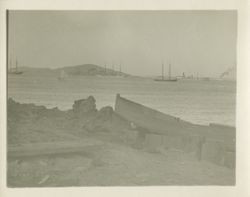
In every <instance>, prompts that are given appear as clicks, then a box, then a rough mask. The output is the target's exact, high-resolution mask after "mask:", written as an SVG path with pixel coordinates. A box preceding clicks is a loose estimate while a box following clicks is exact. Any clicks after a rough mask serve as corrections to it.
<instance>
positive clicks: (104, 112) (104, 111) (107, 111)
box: [97, 106, 113, 121]
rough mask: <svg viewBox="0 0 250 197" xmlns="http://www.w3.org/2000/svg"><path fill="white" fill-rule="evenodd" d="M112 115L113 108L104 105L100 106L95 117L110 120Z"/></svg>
mask: <svg viewBox="0 0 250 197" xmlns="http://www.w3.org/2000/svg"><path fill="white" fill-rule="evenodd" d="M112 115H113V108H112V107H110V106H106V107H103V108H101V110H100V111H99V112H98V114H97V119H98V120H103V121H107V120H111V119H112Z"/></svg>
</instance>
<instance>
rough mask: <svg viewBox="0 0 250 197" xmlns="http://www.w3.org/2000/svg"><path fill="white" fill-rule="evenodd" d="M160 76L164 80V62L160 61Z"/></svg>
mask: <svg viewBox="0 0 250 197" xmlns="http://www.w3.org/2000/svg"><path fill="white" fill-rule="evenodd" d="M161 78H162V80H164V62H163V61H162V63H161Z"/></svg>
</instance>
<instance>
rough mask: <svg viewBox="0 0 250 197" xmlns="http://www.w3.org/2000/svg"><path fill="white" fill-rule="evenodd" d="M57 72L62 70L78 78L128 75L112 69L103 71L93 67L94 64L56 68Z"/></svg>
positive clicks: (103, 69)
mask: <svg viewBox="0 0 250 197" xmlns="http://www.w3.org/2000/svg"><path fill="white" fill-rule="evenodd" d="M57 70H60V71H61V70H64V71H65V72H66V73H67V74H68V75H78V76H79V75H80V76H97V75H101V76H124V77H128V76H130V75H128V74H126V73H123V72H119V71H114V70H112V69H108V68H107V69H105V68H103V67H101V66H98V65H95V64H83V65H77V66H67V67H63V68H58V69H57Z"/></svg>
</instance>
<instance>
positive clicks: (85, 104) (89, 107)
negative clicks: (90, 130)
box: [73, 96, 97, 118]
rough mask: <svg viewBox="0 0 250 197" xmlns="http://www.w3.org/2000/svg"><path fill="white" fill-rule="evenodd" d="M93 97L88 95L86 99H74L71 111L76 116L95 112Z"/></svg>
mask: <svg viewBox="0 0 250 197" xmlns="http://www.w3.org/2000/svg"><path fill="white" fill-rule="evenodd" d="M95 102H96V101H95V98H94V97H93V96H89V97H88V98H87V99H80V100H76V101H75V102H74V104H73V112H74V115H75V116H76V117H78V118H79V117H82V116H83V117H85V116H86V115H94V114H96V112H97V109H96V104H95Z"/></svg>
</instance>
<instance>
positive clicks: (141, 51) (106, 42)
mask: <svg viewBox="0 0 250 197" xmlns="http://www.w3.org/2000/svg"><path fill="white" fill-rule="evenodd" d="M6 19H7V22H6V23H7V27H6V29H7V49H6V50H7V65H6V72H7V73H6V75H7V187H9V188H22V187H71V186H76V187H84V186H209V185H215V186H234V185H235V183H236V170H235V169H236V141H237V139H236V83H237V78H236V73H237V53H236V51H237V50H236V49H237V48H236V44H237V11H236V10H186V11H185V10H154V11H153V10H105V11H104V10H81V11H80V10H79V11H76V10H7V11H6Z"/></svg>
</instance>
